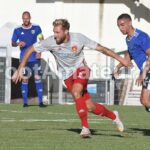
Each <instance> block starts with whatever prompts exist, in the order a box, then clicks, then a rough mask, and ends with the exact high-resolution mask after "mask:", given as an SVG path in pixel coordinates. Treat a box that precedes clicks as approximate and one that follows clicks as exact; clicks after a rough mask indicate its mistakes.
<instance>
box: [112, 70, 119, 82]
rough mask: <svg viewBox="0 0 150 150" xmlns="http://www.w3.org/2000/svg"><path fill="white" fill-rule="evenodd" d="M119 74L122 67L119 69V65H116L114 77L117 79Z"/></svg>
mask: <svg viewBox="0 0 150 150" xmlns="http://www.w3.org/2000/svg"><path fill="white" fill-rule="evenodd" d="M119 74H120V69H119V68H118V67H116V68H115V69H114V71H113V72H112V77H113V78H114V79H116V78H117V77H118V76H119Z"/></svg>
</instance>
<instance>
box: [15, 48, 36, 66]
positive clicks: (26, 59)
mask: <svg viewBox="0 0 150 150" xmlns="http://www.w3.org/2000/svg"><path fill="white" fill-rule="evenodd" d="M33 52H34V47H33V46H31V47H29V48H28V49H27V51H26V52H25V54H24V56H23V59H22V61H21V63H20V65H19V68H18V69H21V68H23V67H24V66H25V65H26V63H27V61H28V58H29V57H30V55H31V54H32V53H33Z"/></svg>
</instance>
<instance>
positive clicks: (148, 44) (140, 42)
mask: <svg viewBox="0 0 150 150" xmlns="http://www.w3.org/2000/svg"><path fill="white" fill-rule="evenodd" d="M126 43H127V46H128V52H129V54H130V56H131V58H132V59H133V60H134V61H135V63H136V64H137V66H138V68H139V69H140V71H142V70H143V67H144V66H143V64H144V62H145V61H146V59H147V54H146V50H147V49H149V48H150V37H149V36H148V34H146V33H145V32H143V31H141V30H138V29H136V30H135V33H134V35H133V36H132V37H131V38H130V39H129V38H126Z"/></svg>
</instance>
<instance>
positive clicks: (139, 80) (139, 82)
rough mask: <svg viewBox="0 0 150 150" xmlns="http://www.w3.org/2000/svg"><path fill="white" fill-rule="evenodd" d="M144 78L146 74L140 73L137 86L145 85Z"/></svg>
mask: <svg viewBox="0 0 150 150" xmlns="http://www.w3.org/2000/svg"><path fill="white" fill-rule="evenodd" d="M144 79H145V75H144V74H140V75H139V77H138V78H137V79H136V82H135V84H136V85H137V86H141V85H143V81H144Z"/></svg>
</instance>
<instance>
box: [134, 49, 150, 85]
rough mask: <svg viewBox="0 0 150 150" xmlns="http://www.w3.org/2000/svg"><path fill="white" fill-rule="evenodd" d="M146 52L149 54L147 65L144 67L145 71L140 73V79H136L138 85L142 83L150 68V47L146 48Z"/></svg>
mask: <svg viewBox="0 0 150 150" xmlns="http://www.w3.org/2000/svg"><path fill="white" fill-rule="evenodd" d="M146 54H147V60H146V63H145V66H144V67H143V71H142V72H141V73H140V75H139V77H138V79H137V80H136V84H137V85H138V86H140V85H142V83H143V81H144V79H145V77H146V74H147V72H148V71H149V70H150V48H149V49H147V50H146Z"/></svg>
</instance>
